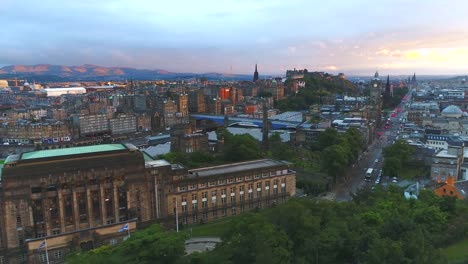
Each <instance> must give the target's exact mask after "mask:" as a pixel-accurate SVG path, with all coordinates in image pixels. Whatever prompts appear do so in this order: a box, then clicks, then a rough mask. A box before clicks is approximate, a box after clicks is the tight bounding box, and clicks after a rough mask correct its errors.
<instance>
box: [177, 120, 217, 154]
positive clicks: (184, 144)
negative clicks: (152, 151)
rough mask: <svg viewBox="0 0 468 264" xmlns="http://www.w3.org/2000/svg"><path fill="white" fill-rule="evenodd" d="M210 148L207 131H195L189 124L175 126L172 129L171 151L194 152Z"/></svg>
mask: <svg viewBox="0 0 468 264" xmlns="http://www.w3.org/2000/svg"><path fill="white" fill-rule="evenodd" d="M208 150H209V146H208V134H207V133H204V132H202V131H195V130H193V129H192V128H191V127H189V126H185V127H175V128H173V129H172V130H171V151H177V152H181V153H192V152H195V151H205V152H207V151H208Z"/></svg>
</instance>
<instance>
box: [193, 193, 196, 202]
mask: <svg viewBox="0 0 468 264" xmlns="http://www.w3.org/2000/svg"><path fill="white" fill-rule="evenodd" d="M196 200H197V194H196V193H194V194H192V202H193V201H196Z"/></svg>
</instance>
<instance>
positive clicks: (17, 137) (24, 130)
mask: <svg viewBox="0 0 468 264" xmlns="http://www.w3.org/2000/svg"><path fill="white" fill-rule="evenodd" d="M70 135H71V132H70V129H69V127H68V126H67V125H66V124H65V123H63V122H60V121H55V122H41V123H33V122H30V121H24V122H20V121H17V122H15V123H3V124H0V138H2V139H3V141H4V142H10V143H17V142H20V143H24V142H23V141H25V142H29V141H31V140H40V141H42V140H43V139H51V140H52V139H55V141H56V142H58V141H60V140H61V139H62V138H65V137H68V138H69V137H70Z"/></svg>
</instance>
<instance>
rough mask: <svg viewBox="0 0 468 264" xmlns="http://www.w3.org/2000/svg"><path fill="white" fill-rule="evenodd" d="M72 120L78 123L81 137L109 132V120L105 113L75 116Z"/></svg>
mask: <svg viewBox="0 0 468 264" xmlns="http://www.w3.org/2000/svg"><path fill="white" fill-rule="evenodd" d="M73 121H74V123H75V124H76V125H78V127H79V130H80V136H81V137H83V136H88V135H100V134H106V133H110V129H109V120H108V118H107V115H105V114H99V115H80V116H75V118H74V120H73Z"/></svg>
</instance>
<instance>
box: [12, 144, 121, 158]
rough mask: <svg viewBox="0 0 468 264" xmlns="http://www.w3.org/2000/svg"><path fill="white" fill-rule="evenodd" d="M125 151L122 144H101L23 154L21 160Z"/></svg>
mask: <svg viewBox="0 0 468 264" xmlns="http://www.w3.org/2000/svg"><path fill="white" fill-rule="evenodd" d="M123 149H127V148H126V147H125V146H124V145H122V144H103V145H94V146H85V147H74V148H62V149H49V150H38V151H31V152H25V153H23V154H22V155H21V160H28V159H40V158H50V157H57V156H67V155H79V154H86V153H96V152H106V151H114V150H123Z"/></svg>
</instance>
